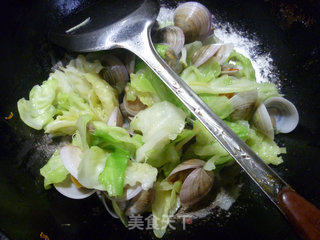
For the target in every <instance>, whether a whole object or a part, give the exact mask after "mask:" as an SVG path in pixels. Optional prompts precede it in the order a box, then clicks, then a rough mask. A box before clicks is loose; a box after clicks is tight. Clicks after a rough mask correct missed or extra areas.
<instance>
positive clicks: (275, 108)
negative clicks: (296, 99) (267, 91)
mask: <svg viewBox="0 0 320 240" xmlns="http://www.w3.org/2000/svg"><path fill="white" fill-rule="evenodd" d="M264 104H265V106H266V108H267V110H268V113H269V114H270V116H271V121H272V122H273V123H274V128H275V130H276V131H277V132H280V133H289V132H291V131H293V130H294V129H295V128H296V127H297V125H298V122H299V114H298V111H297V109H296V107H295V106H294V105H293V103H291V102H290V101H288V100H287V99H285V98H283V97H271V98H268V99H267V100H266V101H265V102H264Z"/></svg>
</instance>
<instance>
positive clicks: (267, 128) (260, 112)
mask: <svg viewBox="0 0 320 240" xmlns="http://www.w3.org/2000/svg"><path fill="white" fill-rule="evenodd" d="M252 123H253V124H254V126H255V127H256V128H257V129H258V130H260V131H261V132H262V133H264V134H265V135H267V136H268V137H269V138H271V139H272V140H273V139H274V129H273V125H272V121H271V118H270V115H269V113H268V110H267V108H266V106H265V105H264V103H260V104H259V106H258V107H257V109H256V111H255V113H254V114H253V116H252Z"/></svg>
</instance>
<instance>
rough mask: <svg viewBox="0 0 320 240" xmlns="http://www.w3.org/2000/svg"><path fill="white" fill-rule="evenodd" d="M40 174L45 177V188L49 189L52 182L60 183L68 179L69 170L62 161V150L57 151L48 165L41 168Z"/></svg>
mask: <svg viewBox="0 0 320 240" xmlns="http://www.w3.org/2000/svg"><path fill="white" fill-rule="evenodd" d="M40 174H41V175H42V176H43V177H44V188H45V189H49V188H50V184H52V183H60V182H63V181H64V180H65V179H66V177H67V176H68V175H69V172H68V171H67V169H66V168H65V167H64V165H63V163H62V161H61V158H60V150H56V151H55V153H54V154H53V155H52V156H51V158H50V159H49V161H48V162H47V163H46V165H44V166H43V167H42V168H41V169H40Z"/></svg>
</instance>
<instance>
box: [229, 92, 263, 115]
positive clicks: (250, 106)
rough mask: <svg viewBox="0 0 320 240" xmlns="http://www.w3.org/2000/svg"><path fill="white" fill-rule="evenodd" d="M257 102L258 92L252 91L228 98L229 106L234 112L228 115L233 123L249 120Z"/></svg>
mask: <svg viewBox="0 0 320 240" xmlns="http://www.w3.org/2000/svg"><path fill="white" fill-rule="evenodd" d="M257 100H258V91H257V90H252V91H247V92H241V93H237V94H236V95H234V96H233V97H232V98H230V102H231V105H232V107H233V109H234V111H233V112H232V113H231V114H230V118H231V120H233V121H237V120H240V119H245V120H247V119H249V118H250V116H251V114H252V112H253V110H254V108H255V107H256V103H257Z"/></svg>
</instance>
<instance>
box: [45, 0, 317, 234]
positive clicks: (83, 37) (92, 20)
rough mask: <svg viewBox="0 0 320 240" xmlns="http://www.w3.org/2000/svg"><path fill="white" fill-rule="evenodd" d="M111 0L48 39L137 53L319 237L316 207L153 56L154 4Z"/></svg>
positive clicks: (305, 230)
mask: <svg viewBox="0 0 320 240" xmlns="http://www.w3.org/2000/svg"><path fill="white" fill-rule="evenodd" d="M132 2H133V3H132ZM114 4H115V3H112V4H111V3H108V2H107V1H102V2H100V3H99V4H97V5H95V6H93V7H91V8H88V9H85V10H84V11H82V12H80V13H79V14H77V15H76V16H73V17H72V18H71V19H70V21H69V22H68V21H67V22H65V23H64V26H62V27H60V28H59V29H57V30H56V31H54V32H51V34H50V39H51V40H52V41H53V42H54V43H56V44H57V45H60V46H62V47H64V48H67V49H69V50H72V51H76V52H94V51H100V50H107V49H113V48H124V49H127V50H129V51H131V52H133V53H134V54H136V55H137V56H139V57H140V58H141V59H142V60H143V61H144V62H145V63H146V64H147V65H148V66H149V67H150V68H151V69H152V70H153V71H154V72H155V73H156V74H157V75H158V77H159V78H160V79H161V80H162V81H163V82H164V83H165V84H166V85H167V86H168V88H169V89H170V90H171V91H172V92H173V93H174V94H175V95H176V96H177V97H178V98H179V99H180V100H181V102H182V103H183V104H184V105H185V106H186V107H187V108H188V109H189V110H190V111H191V112H192V113H193V114H194V115H195V116H196V118H197V119H198V120H199V121H200V122H201V123H202V124H203V125H204V126H205V127H206V129H207V130H208V131H209V132H210V133H211V134H212V135H213V136H214V137H215V138H216V139H217V140H218V141H219V142H220V144H221V145H222V146H223V147H224V148H225V149H226V151H227V152H228V153H229V154H230V155H231V156H232V157H233V158H234V159H235V160H236V162H237V163H238V164H239V165H240V166H241V167H242V168H243V169H244V170H245V171H246V172H247V174H248V175H249V176H250V177H251V178H252V180H253V181H254V182H255V183H256V184H257V185H258V186H259V187H260V188H261V189H262V191H263V192H264V193H265V194H266V195H267V196H268V197H269V198H270V200H271V201H272V202H273V203H274V204H275V205H276V206H277V207H278V208H279V209H280V210H281V211H282V212H283V213H284V214H285V216H286V217H287V218H288V219H289V220H290V221H291V222H292V223H293V224H294V225H295V226H296V229H297V231H298V233H300V234H301V236H303V237H304V238H306V239H320V211H319V210H318V209H316V208H315V207H314V206H313V205H312V204H311V203H309V202H307V201H306V200H305V199H304V198H302V197H300V196H299V195H298V194H297V193H295V192H294V190H293V189H292V188H291V187H290V186H289V185H288V184H287V183H286V182H285V181H284V180H282V179H281V178H280V177H279V176H278V175H277V174H276V173H275V172H274V171H273V170H272V169H271V168H270V167H268V166H267V165H266V164H265V163H264V162H263V161H262V160H261V159H260V158H259V157H258V156H257V155H256V154H255V153H254V152H253V151H252V150H251V149H250V148H249V147H248V146H247V145H246V144H245V143H244V142H243V141H242V140H241V139H240V138H239V137H238V136H237V135H236V134H235V133H234V132H233V131H232V130H231V129H230V128H229V127H228V126H227V125H226V124H225V123H224V122H223V121H222V120H221V119H220V118H219V117H218V116H217V115H216V114H215V113H214V112H213V111H212V110H211V109H210V108H209V107H208V106H207V105H206V104H205V103H204V102H203V101H202V100H201V99H200V98H199V97H198V96H197V94H195V93H194V92H193V91H192V90H191V89H190V87H189V86H188V85H187V84H186V83H185V82H184V81H183V80H182V79H181V78H180V77H179V76H178V75H177V74H176V73H175V72H174V71H173V70H171V69H170V67H169V66H168V65H167V64H166V63H165V62H164V61H163V60H162V58H161V57H160V56H159V55H158V54H157V52H156V51H155V49H154V47H153V44H152V42H151V37H150V31H151V28H152V26H153V24H154V22H155V20H156V17H157V15H158V11H159V5H158V3H157V2H156V1H155V0H145V1H143V2H134V1H117V3H116V6H115V5H114ZM300 208H304V209H305V211H299V209H300Z"/></svg>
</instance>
